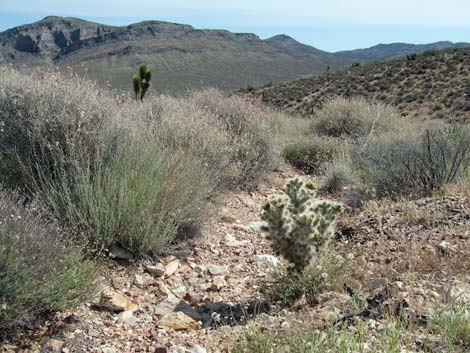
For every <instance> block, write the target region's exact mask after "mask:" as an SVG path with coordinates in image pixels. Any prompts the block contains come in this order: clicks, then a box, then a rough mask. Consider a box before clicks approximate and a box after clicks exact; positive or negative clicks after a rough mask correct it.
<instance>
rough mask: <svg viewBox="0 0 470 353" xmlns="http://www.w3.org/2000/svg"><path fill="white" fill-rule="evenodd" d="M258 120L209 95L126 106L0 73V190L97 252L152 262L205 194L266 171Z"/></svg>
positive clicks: (90, 89) (64, 78)
mask: <svg viewBox="0 0 470 353" xmlns="http://www.w3.org/2000/svg"><path fill="white" fill-rule="evenodd" d="M70 75H72V74H70ZM269 119H270V115H269V114H268V113H267V112H265V111H263V110H262V109H261V107H260V106H259V105H257V104H256V103H254V102H249V101H247V100H243V99H241V98H238V97H225V96H223V95H222V94H221V93H219V92H218V91H215V90H211V91H207V92H201V93H194V94H192V95H191V96H189V97H185V98H170V97H147V99H146V101H145V102H143V103H136V102H134V101H133V100H131V99H130V100H127V101H126V100H124V99H122V97H117V98H116V97H112V96H111V95H110V93H108V92H105V91H102V90H100V89H99V88H97V87H96V86H95V85H94V84H92V83H89V82H87V81H85V80H83V79H80V78H79V77H77V76H75V75H72V76H71V77H68V74H67V75H64V74H59V73H57V72H47V73H37V74H33V75H32V76H25V75H22V74H19V73H17V72H15V71H11V70H3V71H2V75H1V76H0V124H1V126H2V129H3V131H2V134H1V135H0V162H1V163H0V182H1V183H3V184H4V185H5V186H8V187H11V188H20V189H22V190H24V191H25V192H27V193H28V194H29V195H30V196H31V197H37V198H39V200H40V202H41V203H42V204H43V205H44V206H46V207H47V208H49V209H50V210H52V211H53V213H54V215H55V216H56V217H57V218H58V220H59V221H60V222H61V223H62V224H64V225H67V226H69V227H71V228H72V229H74V230H76V231H77V232H79V233H84V234H85V235H87V236H88V238H89V239H90V240H91V241H92V242H93V243H94V244H95V246H97V247H98V249H101V248H102V247H107V246H109V245H110V244H112V243H115V242H119V243H120V244H121V245H122V246H124V247H126V248H128V249H129V250H132V251H133V252H135V253H136V254H141V253H150V254H154V253H157V252H159V251H160V250H161V249H162V247H163V246H164V245H165V244H167V243H168V242H169V241H171V240H172V239H173V238H174V235H175V233H176V232H177V230H178V229H179V228H180V227H181V226H185V225H190V224H193V223H195V222H197V220H198V216H199V215H201V214H202V213H203V212H202V211H203V210H204V207H203V206H204V201H205V200H206V199H207V197H208V196H209V195H210V194H211V192H212V191H213V190H218V189H221V188H227V187H238V186H241V185H248V184H249V183H251V182H253V181H254V180H255V179H256V178H257V177H258V176H260V175H261V174H262V173H263V172H264V171H266V169H268V168H269V167H270V165H271V163H272V162H273V147H272V145H273V144H272V142H271V140H270V138H269V129H270V122H269ZM95 248H96V247H95Z"/></svg>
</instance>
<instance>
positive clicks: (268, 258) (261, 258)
mask: <svg viewBox="0 0 470 353" xmlns="http://www.w3.org/2000/svg"><path fill="white" fill-rule="evenodd" d="M253 261H255V262H258V263H262V264H267V265H270V266H273V267H276V266H277V265H279V259H278V258H277V257H276V256H273V255H255V256H253Z"/></svg>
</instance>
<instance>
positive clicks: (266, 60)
mask: <svg viewBox="0 0 470 353" xmlns="http://www.w3.org/2000/svg"><path fill="white" fill-rule="evenodd" d="M142 62H145V63H146V64H148V65H149V66H150V67H152V68H154V70H155V87H157V88H158V89H160V90H165V91H182V90H185V89H187V88H190V87H200V86H206V85H209V86H217V87H220V88H222V89H238V88H241V87H244V86H247V85H260V84H263V83H267V82H270V81H279V80H287V79H294V78H298V77H301V76H305V75H310V74H314V73H318V72H321V71H323V70H325V68H326V67H327V66H331V67H332V68H335V67H341V66H346V65H349V64H351V62H352V60H351V59H349V58H346V57H341V56H336V55H334V54H331V53H327V52H324V51H321V50H318V49H315V48H313V47H310V46H308V45H304V44H301V43H299V42H297V41H295V40H294V39H292V38H290V37H288V36H284V35H281V36H275V37H273V38H269V39H266V40H262V39H260V38H259V37H258V36H256V35H254V34H249V33H231V32H229V31H225V30H204V29H195V28H193V27H192V26H189V25H183V24H176V23H168V22H160V21H146V22H141V23H135V24H131V25H129V26H122V27H116V26H107V25H103V24H98V23H93V22H88V21H84V20H80V19H77V18H62V17H46V18H44V19H43V20H41V21H38V22H35V23H32V24H27V25H23V26H19V27H15V28H13V29H10V30H7V31H4V32H1V33H0V64H13V65H15V66H18V67H23V66H24V65H27V66H28V67H36V66H44V65H54V66H58V67H66V66H71V67H74V68H75V69H76V70H79V71H81V70H83V71H85V69H86V70H87V72H88V74H87V75H88V76H89V77H91V78H93V79H96V80H98V81H99V82H106V81H108V80H109V81H110V82H111V84H112V85H113V86H115V87H122V88H128V87H130V78H131V77H132V75H133V74H134V72H135V71H136V70H137V66H138V65H139V64H140V63H142Z"/></svg>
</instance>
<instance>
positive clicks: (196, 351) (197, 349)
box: [191, 345, 207, 353]
mask: <svg viewBox="0 0 470 353" xmlns="http://www.w3.org/2000/svg"><path fill="white" fill-rule="evenodd" d="M191 353H207V351H206V350H205V349H204V348H202V347H201V346H198V345H195V346H194V347H193V349H191Z"/></svg>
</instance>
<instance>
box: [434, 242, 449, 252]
mask: <svg viewBox="0 0 470 353" xmlns="http://www.w3.org/2000/svg"><path fill="white" fill-rule="evenodd" d="M437 247H438V249H439V250H441V251H442V252H443V253H447V252H449V250H451V248H450V244H449V242H448V241H445V240H443V241H441V242H440V243H439V245H438V246H437Z"/></svg>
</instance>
